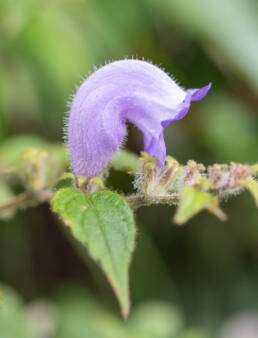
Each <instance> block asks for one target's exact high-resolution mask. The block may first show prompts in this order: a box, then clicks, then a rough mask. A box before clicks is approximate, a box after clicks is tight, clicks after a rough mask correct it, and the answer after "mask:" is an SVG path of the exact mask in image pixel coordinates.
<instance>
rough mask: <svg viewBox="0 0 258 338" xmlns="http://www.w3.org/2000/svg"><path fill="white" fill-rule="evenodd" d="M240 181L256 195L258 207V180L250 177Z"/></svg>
mask: <svg viewBox="0 0 258 338" xmlns="http://www.w3.org/2000/svg"><path fill="white" fill-rule="evenodd" d="M239 183H240V184H241V185H242V186H244V187H245V188H247V189H248V190H249V191H250V193H251V194H252V195H253V197H254V200H255V204H256V206H257V208H258V182H256V181H255V180H254V179H252V178H251V177H249V178H245V179H242V180H240V181H239Z"/></svg>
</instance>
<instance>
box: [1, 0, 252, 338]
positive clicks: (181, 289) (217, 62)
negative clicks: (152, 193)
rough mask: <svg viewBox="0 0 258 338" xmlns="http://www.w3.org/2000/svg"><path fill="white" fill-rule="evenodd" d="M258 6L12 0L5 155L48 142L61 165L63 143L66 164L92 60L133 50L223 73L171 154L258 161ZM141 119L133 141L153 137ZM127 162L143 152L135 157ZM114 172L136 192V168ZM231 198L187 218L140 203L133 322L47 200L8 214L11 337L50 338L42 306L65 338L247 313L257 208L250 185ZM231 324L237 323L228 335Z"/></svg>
mask: <svg viewBox="0 0 258 338" xmlns="http://www.w3.org/2000/svg"><path fill="white" fill-rule="evenodd" d="M256 12H257V1H256V0H248V1H241V0H228V1H226V2H225V1H223V0H209V1H205V0H195V1H191V0H180V1H169V0H131V1H130V0H125V1H119V0H109V1H106V0H98V1H96V0H54V1H50V0H47V1H46V0H38V1H33V0H2V1H1V2H0V149H1V150H0V168H1V169H2V168H4V167H5V164H7V163H8V164H9V165H12V166H17V165H19V158H20V154H21V153H22V152H23V150H24V149H25V148H28V147H29V148H30V147H33V148H38V149H41V148H42V147H43V148H45V147H47V148H48V150H51V151H50V152H51V154H52V155H51V156H52V165H51V168H50V169H54V170H53V172H54V171H55V174H54V175H56V174H57V172H58V171H59V169H60V168H57V167H56V164H55V163H56V162H55V158H56V156H61V157H62V158H63V159H64V162H63V163H65V158H66V154H65V153H63V152H62V151H60V146H59V145H60V144H61V143H62V142H63V141H62V134H63V133H62V130H63V121H64V116H66V115H67V113H65V112H66V111H67V110H68V109H69V108H68V106H67V102H68V101H69V100H70V99H69V98H70V97H71V95H72V94H73V93H74V91H75V87H76V85H79V84H80V82H81V80H82V76H83V77H85V76H86V75H87V74H89V73H90V72H91V71H92V70H93V69H94V66H93V65H96V66H98V65H100V64H103V63H105V62H106V61H109V60H113V59H121V58H124V57H132V56H133V57H135V56H138V57H139V58H142V57H144V58H146V59H149V60H152V61H153V62H154V63H156V64H160V65H162V67H163V68H165V69H166V70H167V71H168V72H169V73H171V74H173V75H174V76H175V77H176V78H177V79H178V80H180V81H181V83H182V85H183V86H185V87H187V88H189V87H201V86H203V85H205V84H206V83H208V82H209V81H211V82H212V83H213V87H212V91H211V93H210V94H209V96H207V98H206V99H205V100H203V101H202V102H199V103H196V104H195V105H193V106H192V108H191V110H190V112H189V114H188V116H187V117H186V118H184V119H183V120H181V121H178V122H176V123H174V124H172V125H171V126H169V127H168V128H167V130H166V143H167V151H168V153H169V154H171V155H172V156H174V157H176V158H177V159H178V160H179V161H180V162H182V163H183V162H185V161H186V160H188V159H189V158H193V159H195V160H196V161H198V162H203V163H205V164H211V163H214V162H230V161H239V162H247V163H252V162H254V161H256V160H257V147H258V139H257V135H258V134H257V126H258V119H257V103H258V98H257V88H258V74H257V71H258V60H257V55H258V51H257V48H258V44H257V41H256V40H257V39H256V35H257V23H256V21H257V19H256ZM129 129H130V132H129V135H128V140H127V143H126V147H127V148H129V149H130V150H131V151H134V152H139V150H140V149H141V142H142V141H141V136H140V135H139V133H138V131H137V130H136V129H134V128H132V127H131V126H130V128H129ZM119 161H120V160H119ZM119 161H117V162H115V161H114V167H115V168H117V167H116V166H117V165H118V164H117V163H119ZM126 161H128V162H124V165H125V166H128V165H129V166H131V165H135V164H134V163H135V162H134V159H133V157H132V158H131V159H129V158H127V159H126ZM132 163H133V164H132ZM64 166H65V164H64ZM50 172H52V170H50ZM108 182H109V185H110V186H112V187H113V188H115V189H117V190H118V191H121V190H126V191H127V190H129V189H130V183H131V177H130V176H129V175H126V174H124V173H121V172H116V171H112V173H111V175H110V177H109V181H108ZM7 183H8V185H7ZM9 183H10V182H9V181H8V182H7V181H6V179H5V178H4V179H1V182H0V201H1V203H2V202H4V201H7V200H8V199H9V198H10V197H11V196H12V195H13V194H16V193H17V192H21V190H22V188H21V185H20V182H19V181H12V182H11V184H9ZM223 209H225V211H226V212H227V214H228V215H230V217H229V220H228V221H227V223H220V222H219V221H218V220H217V219H215V218H211V216H207V215H205V214H202V215H200V216H197V217H196V218H195V219H193V220H192V221H190V222H189V224H188V225H187V226H186V227H181V228H179V227H176V226H174V225H172V224H171V222H169V221H168V220H169V219H170V217H171V208H168V207H153V208H152V209H146V208H142V209H141V210H140V211H139V213H138V216H137V217H138V220H137V224H141V225H140V226H139V230H138V239H137V242H138V243H137V248H136V252H135V258H134V261H133V262H132V267H131V272H132V302H133V311H132V315H131V318H129V320H128V322H127V323H123V322H122V321H121V319H120V318H119V317H118V316H117V314H115V313H114V309H116V307H115V306H114V303H113V298H112V296H111V290H110V288H109V287H108V286H107V284H106V281H105V280H104V279H103V277H102V276H100V275H99V274H98V271H97V270H96V267H95V265H93V264H91V263H90V262H89V260H88V259H87V258H86V259H85V258H82V256H81V255H79V254H78V251H77V249H75V248H74V246H73V245H72V244H71V243H70V242H69V239H68V238H67V237H66V236H65V235H64V234H63V233H62V232H61V231H60V230H59V227H58V221H57V219H56V218H55V217H54V216H52V215H51V214H50V212H49V207H48V206H45V205H42V206H39V207H36V208H34V209H30V210H28V211H21V212H19V213H18V214H17V215H16V216H15V218H14V219H11V220H9V221H7V220H1V221H0V279H1V280H2V281H3V282H4V283H5V285H4V284H1V286H0V291H1V293H2V294H3V300H2V301H1V302H0V303H1V305H2V309H1V310H0V332H1V337H3V338H9V337H10V338H11V337H17V338H19V337H26V338H27V337H28V338H29V337H30V336H31V337H33V336H37V337H39V336H40V335H39V333H38V332H36V329H35V325H34V326H33V324H32V322H35V321H36V318H38V317H37V316H40V318H45V321H46V322H45V323H46V326H44V327H43V328H42V330H43V331H44V330H45V331H44V332H48V333H49V334H52V335H53V336H57V337H64V338H66V337H82V336H85V337H93V338H95V337H101V338H102V337H103V338H106V337H112V338H113V337H114V338H115V337H119V338H120V337H141V338H144V337H150V334H152V335H153V337H157V338H159V337H168V338H173V334H174V335H176V337H175V338H181V336H182V338H186V337H187V338H189V337H191V338H202V337H203V338H208V337H209V336H210V337H211V338H214V337H218V336H219V335H220V334H219V332H222V331H223V326H224V325H226V322H227V320H229V318H230V317H231V316H233V315H234V314H235V313H237V312H241V311H244V310H248V309H250V310H252V311H256V313H257V311H258V300H257V297H255V295H256V294H257V284H258V270H257V258H258V227H257V224H258V216H257V211H256V210H254V208H253V200H252V198H250V197H249V195H248V194H247V193H246V194H244V195H241V196H240V197H238V198H237V199H235V200H234V201H233V200H232V201H231V202H230V203H228V204H226V205H225V206H223ZM0 216H1V218H5V219H8V217H10V216H11V215H4V214H3V213H1V215H0ZM143 230H144V231H143ZM85 262H86V264H85ZM67 282H72V283H74V285H76V284H75V283H78V282H80V284H81V285H83V288H81V287H79V286H73V288H72V289H69V288H66V287H65V284H66V283H67ZM6 284H8V285H11V286H12V287H13V288H15V289H17V290H18V291H19V293H20V294H22V296H23V298H24V300H25V301H26V303H25V304H23V303H22V301H21V300H20V297H19V296H17V294H16V292H14V291H13V290H11V289H10V288H9V287H7V286H6ZM103 286H104V288H103ZM58 289H59V291H58V292H57V290H58ZM42 298H44V299H47V303H46V304H45V303H44V302H43V305H42V303H40V299H42ZM152 300H156V301H155V302H153V301H152ZM33 302H36V305H37V304H38V305H37V306H36V305H35V304H34V305H35V307H32V305H33V304H32V303H33ZM38 302H39V303H38ZM42 311H43V312H42ZM42 313H43V314H45V316H43V315H42ZM49 313H50V314H53V313H54V314H55V315H56V319H55V321H54V323H52V322H50V319H49V318H53V317H55V315H54V314H53V315H51V316H50V315H49ZM35 316H36V317H35ZM25 317H26V318H27V320H26V319H25ZM31 318H33V320H32V319H31ZM238 318H239V317H235V319H234V320H235V322H237V323H238V325H241V323H242V322H241V321H240V320H239V319H238ZM43 322H44V320H43V319H42V323H43ZM147 323H149V324H147ZM50 324H51V325H50ZM236 325H237V324H235V326H236ZM243 325H244V324H243ZM250 325H251V324H250ZM235 326H234V327H235ZM230 327H231V326H230ZM150 329H151V331H152V332H151V333H150V331H149V330H150ZM176 330H179V331H176ZM221 330H222V331H221ZM232 330H233V329H231V333H228V332H229V331H230V328H228V326H227V337H231V336H230V334H233V333H232V332H233V331H232ZM175 332H178V333H175ZM223 338H224V336H223Z"/></svg>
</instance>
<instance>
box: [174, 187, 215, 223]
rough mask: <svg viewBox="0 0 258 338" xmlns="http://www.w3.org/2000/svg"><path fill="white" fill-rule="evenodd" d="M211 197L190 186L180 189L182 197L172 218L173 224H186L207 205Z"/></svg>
mask: <svg viewBox="0 0 258 338" xmlns="http://www.w3.org/2000/svg"><path fill="white" fill-rule="evenodd" d="M211 197H212V196H211V194H209V193H207V192H203V191H198V190H196V189H195V188H194V187H191V186H185V187H184V188H183V189H182V196H181V200H180V202H179V206H178V209H177V211H176V214H175V216H174V222H175V223H176V224H184V223H185V222H187V221H188V220H189V219H190V218H191V217H193V216H194V215H196V214H197V213H198V212H200V211H201V210H202V209H204V208H205V207H206V206H207V205H208V203H209V202H210V200H211Z"/></svg>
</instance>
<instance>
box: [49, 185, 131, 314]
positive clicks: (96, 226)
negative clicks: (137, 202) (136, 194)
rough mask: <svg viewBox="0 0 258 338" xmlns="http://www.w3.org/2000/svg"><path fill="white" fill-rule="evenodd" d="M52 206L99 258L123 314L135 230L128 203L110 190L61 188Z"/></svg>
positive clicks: (75, 234)
mask: <svg viewBox="0 0 258 338" xmlns="http://www.w3.org/2000/svg"><path fill="white" fill-rule="evenodd" d="M52 207H53V210H54V211H55V212H57V213H59V214H60V216H61V218H62V220H63V221H64V222H65V224H67V225H68V226H70V227H71V230H72V232H73V235H74V236H75V237H76V238H77V239H78V240H79V241H81V242H82V243H83V244H86V245H87V247H88V249H89V253H90V254H91V256H92V258H93V259H94V260H96V261H99V262H100V265H101V267H102V269H103V271H104V272H105V274H106V276H107V278H108V280H109V281H110V283H111V285H112V287H113V289H114V291H115V293H116V295H117V298H118V300H119V303H120V306H121V309H122V314H123V317H124V318H126V317H127V316H128V314H129V309H130V302H129V288H128V267H129V264H130V260H131V254H132V251H133V249H134V241H135V233H136V229H135V225H134V219H133V213H132V211H131V209H130V208H129V206H128V204H127V203H126V202H125V201H124V199H123V198H122V197H121V196H120V195H118V194H116V193H114V192H111V191H107V190H105V191H100V192H94V193H91V194H88V195H85V194H84V193H82V192H81V191H78V190H75V189H73V188H64V189H60V190H58V191H57V192H56V193H55V195H54V197H53V199H52Z"/></svg>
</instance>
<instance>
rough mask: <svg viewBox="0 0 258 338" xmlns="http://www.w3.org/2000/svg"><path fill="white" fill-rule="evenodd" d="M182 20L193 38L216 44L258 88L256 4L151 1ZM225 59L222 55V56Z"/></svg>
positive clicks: (230, 0) (236, 0)
mask: <svg viewBox="0 0 258 338" xmlns="http://www.w3.org/2000/svg"><path fill="white" fill-rule="evenodd" d="M149 2H150V3H151V4H154V6H155V7H156V8H159V9H161V10H162V11H164V13H165V15H166V16H167V17H170V18H171V19H172V20H173V24H174V23H175V22H177V23H179V24H180V25H181V26H182V27H183V29H185V30H186V31H187V32H188V33H189V34H190V35H192V37H193V38H197V39H199V40H200V41H202V42H205V43H206V45H207V44H210V51H211V53H212V54H214V57H215V58H216V57H217V52H216V51H215V52H214V46H215V47H217V51H218V50H219V51H220V52H221V54H222V55H223V54H224V55H225V56H226V57H227V59H228V60H229V61H230V63H229V64H230V65H232V66H233V67H235V68H236V69H237V70H238V71H239V72H240V73H241V74H242V75H243V77H244V78H246V81H248V82H249V84H250V85H251V87H252V88H255V89H257V88H258V81H257V79H258V67H257V55H258V44H257V18H256V15H255V13H256V8H255V3H254V2H252V1H242V0H227V2H226V3H225V1H224V0H209V1H207V0H194V1H193V0H180V1H171V0H149ZM220 58H222V57H220Z"/></svg>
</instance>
